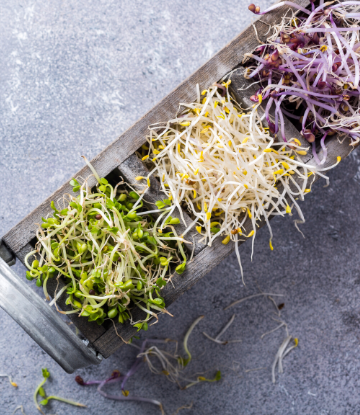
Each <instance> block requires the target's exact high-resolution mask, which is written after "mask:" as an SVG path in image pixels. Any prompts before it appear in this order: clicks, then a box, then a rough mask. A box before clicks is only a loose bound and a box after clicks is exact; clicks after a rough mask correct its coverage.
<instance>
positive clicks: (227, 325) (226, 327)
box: [215, 314, 235, 340]
mask: <svg viewBox="0 0 360 415" xmlns="http://www.w3.org/2000/svg"><path fill="white" fill-rule="evenodd" d="M234 318H235V314H233V315H232V317H231V318H230V320H229V321H228V323H227V324H226V325H225V327H224V328H223V329H222V330H221V331H220V333H219V334H218V335H217V336H216V337H215V340H219V339H220V337H221V336H222V335H223V334H224V333H225V332H226V330H227V329H228V328H229V327H230V326H231V324H232V323H233V321H234Z"/></svg>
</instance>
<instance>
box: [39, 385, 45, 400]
mask: <svg viewBox="0 0 360 415" xmlns="http://www.w3.org/2000/svg"><path fill="white" fill-rule="evenodd" d="M39 395H40V396H42V397H43V398H45V396H46V393H45V389H44V388H43V387H42V386H41V387H40V388H39Z"/></svg>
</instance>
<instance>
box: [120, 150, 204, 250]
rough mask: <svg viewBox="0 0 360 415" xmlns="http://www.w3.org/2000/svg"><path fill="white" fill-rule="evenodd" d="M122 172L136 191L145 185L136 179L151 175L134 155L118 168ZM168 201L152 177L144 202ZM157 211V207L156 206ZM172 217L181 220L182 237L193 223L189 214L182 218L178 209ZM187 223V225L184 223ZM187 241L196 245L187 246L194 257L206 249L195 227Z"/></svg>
mask: <svg viewBox="0 0 360 415" xmlns="http://www.w3.org/2000/svg"><path fill="white" fill-rule="evenodd" d="M118 170H119V171H120V175H122V176H123V177H124V179H125V181H126V182H127V183H128V184H130V185H131V186H132V187H134V188H135V189H136V190H143V189H144V184H141V182H139V181H136V180H135V178H136V177H137V176H143V177H146V176H147V175H148V174H149V170H148V169H147V168H146V166H145V165H144V164H143V162H142V161H141V160H140V159H139V158H138V156H137V155H136V154H132V155H131V156H130V157H128V158H127V159H126V160H125V161H124V162H123V163H121V165H120V166H119V167H118ZM163 199H166V195H165V193H163V192H162V191H161V187H160V183H159V182H158V180H157V179H156V178H155V177H153V176H151V177H150V188H148V190H147V191H146V193H145V196H144V200H145V201H148V202H150V203H151V204H155V202H157V201H158V200H163ZM154 208H155V209H156V206H155V205H154ZM172 217H174V218H179V219H180V224H179V225H176V232H177V233H178V234H179V235H181V234H183V233H184V232H185V230H186V228H187V226H188V225H189V224H190V223H191V222H192V221H191V219H190V217H189V216H188V214H187V213H186V212H185V211H184V210H183V211H182V217H181V215H180V212H179V210H178V209H176V210H175V211H174V212H173V214H172ZM184 221H185V223H184ZM185 239H186V240H187V241H190V242H193V243H195V248H194V246H193V244H185V247H186V249H187V250H188V252H190V253H191V252H192V251H193V250H194V255H197V254H198V253H199V252H200V251H201V250H202V249H204V248H205V245H204V244H203V243H201V242H199V241H200V239H201V235H199V234H198V233H197V231H196V230H195V227H194V228H193V229H191V230H190V231H189V232H188V233H187V234H186V236H185Z"/></svg>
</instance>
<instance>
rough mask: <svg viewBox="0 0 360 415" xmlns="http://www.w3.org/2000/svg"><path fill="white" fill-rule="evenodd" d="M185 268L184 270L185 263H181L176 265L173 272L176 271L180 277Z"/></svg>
mask: <svg viewBox="0 0 360 415" xmlns="http://www.w3.org/2000/svg"><path fill="white" fill-rule="evenodd" d="M185 268H186V262H183V263H182V264H180V265H178V266H177V267H176V268H175V271H176V272H177V273H178V274H179V275H181V274H182V273H183V272H184V271H185Z"/></svg>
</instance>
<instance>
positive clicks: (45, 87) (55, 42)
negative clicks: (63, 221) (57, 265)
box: [0, 0, 360, 415]
mask: <svg viewBox="0 0 360 415" xmlns="http://www.w3.org/2000/svg"><path fill="white" fill-rule="evenodd" d="M258 3H259V4H260V5H261V6H265V5H266V4H270V2H269V1H262V2H258ZM246 6H247V2H244V1H237V2H233V1H230V0H223V1H222V2H219V1H215V0H206V1H205V0H200V1H177V0H172V1H169V0H157V1H151V2H150V1H147V2H146V1H119V0H118V1H112V0H96V1H95V0H88V1H83V0H81V1H69V0H63V1H60V0H53V1H51V2H44V1H39V0H35V1H16V0H10V1H5V0H0V149H1V150H0V183H1V185H0V186H1V187H0V188H1V192H0V236H2V235H3V234H4V233H5V232H7V231H8V230H9V229H10V228H11V227H12V226H13V225H15V224H16V223H17V222H18V221H19V220H21V219H22V218H23V217H24V216H25V215H26V214H27V213H29V212H30V211H31V210H32V209H34V208H35V207H36V206H37V205H38V204H39V203H40V202H42V201H43V200H44V199H45V198H46V197H47V196H48V195H50V194H51V193H52V192H53V191H54V190H55V189H56V188H57V187H58V186H59V185H61V184H62V183H63V182H64V181H65V180H68V179H69V178H70V177H71V175H72V174H73V173H75V172H76V171H77V170H78V169H79V168H80V167H81V166H82V159H81V158H80V155H82V154H85V155H87V156H88V157H89V158H91V157H93V156H95V155H96V154H97V153H98V152H99V151H100V150H102V149H103V148H104V147H105V146H106V145H108V144H109V143H110V142H112V141H113V140H114V139H116V137H117V136H118V135H119V134H120V133H121V132H122V131H124V130H125V129H126V128H127V127H129V126H130V125H131V124H132V123H133V122H134V121H136V119H137V118H139V117H140V116H141V115H143V114H144V113H145V112H146V111H147V110H149V109H150V108H151V107H152V106H153V105H154V104H155V103H156V102H158V101H159V100H160V99H161V98H162V97H164V96H165V95H166V94H167V93H168V92H169V91H170V90H172V89H173V88H174V87H176V85H177V84H178V83H179V82H180V81H182V80H183V79H184V78H185V77H187V76H188V75H189V74H191V73H192V72H193V71H194V70H196V69H197V67H199V66H200V65H201V64H202V63H204V62H205V61H206V60H207V59H208V58H210V57H211V56H212V55H213V54H214V53H215V52H216V51H217V50H219V49H220V48H221V47H223V46H224V45H225V44H226V43H227V42H228V41H230V40H231V39H232V38H233V37H235V36H236V35H237V34H238V33H239V32H240V30H241V29H242V28H244V27H245V26H246V25H247V24H248V23H249V22H250V20H251V15H250V14H249V13H248V12H247V11H246ZM220 7H221V9H220ZM329 176H330V178H331V185H330V186H329V187H327V188H323V187H322V186H323V184H324V183H323V182H319V183H317V184H316V186H314V191H313V192H312V193H311V194H309V195H308V196H307V198H306V202H305V203H303V204H302V207H303V211H304V214H305V217H306V218H307V222H306V224H305V225H303V226H302V230H303V232H304V234H305V236H306V239H303V238H302V237H301V235H300V234H299V233H298V232H297V231H296V230H295V228H294V226H293V224H292V218H290V217H287V218H285V219H275V220H273V222H272V225H273V229H274V233H275V239H274V246H275V250H274V251H273V252H270V250H269V248H268V233H267V231H266V230H265V229H263V230H262V231H261V232H260V233H259V236H258V238H257V241H256V244H255V256H254V261H253V263H251V262H250V253H251V252H250V246H249V244H247V245H244V246H243V247H242V248H241V255H242V259H243V266H244V271H245V279H246V287H244V286H243V285H242V284H241V282H240V278H239V270H238V265H237V263H236V258H235V256H234V255H233V256H231V257H230V258H229V259H227V260H226V261H224V262H223V263H222V264H221V265H219V266H218V267H217V268H216V269H214V270H213V271H211V272H210V273H209V274H208V275H207V276H206V277H205V278H204V279H203V280H202V282H200V283H199V284H198V285H197V286H195V287H194V288H193V289H192V290H191V291H190V292H188V293H187V294H185V295H184V296H183V297H182V298H181V299H180V300H178V301H177V303H176V304H174V305H173V306H172V307H171V310H170V311H171V312H172V313H173V314H174V316H175V317H174V318H173V319H171V318H170V317H161V319H160V324H158V325H157V326H154V327H153V328H152V329H151V331H150V332H148V333H149V335H154V336H159V337H172V338H179V339H180V338H182V336H183V335H184V333H185V332H186V330H187V328H188V327H189V325H190V324H191V322H192V321H193V320H194V319H195V318H196V317H197V316H199V315H200V314H204V315H205V318H204V319H203V320H202V322H201V323H200V324H199V326H198V327H197V328H196V330H195V331H194V334H193V336H192V337H191V340H190V347H191V350H192V351H193V355H194V358H195V359H194V362H193V364H192V365H193V370H194V371H198V372H201V371H204V370H208V371H209V372H208V374H209V376H211V375H212V374H213V373H214V372H215V370H216V369H221V371H222V373H223V380H222V381H221V382H220V383H218V384H201V385H198V386H196V387H194V388H191V389H189V390H188V391H181V390H179V389H178V388H177V387H176V386H175V385H173V384H171V383H169V382H167V381H166V379H165V378H162V377H159V376H155V375H152V374H150V372H149V371H148V370H147V368H145V367H143V368H142V370H141V371H140V372H139V373H138V375H137V376H136V377H135V378H134V379H132V380H131V381H130V382H129V385H128V386H129V389H130V393H132V394H136V395H139V396H146V397H153V398H156V399H159V400H161V401H162V402H163V403H164V406H165V409H166V411H167V413H168V414H172V413H174V412H175V410H176V409H177V408H178V407H180V406H181V405H186V404H190V403H191V402H193V409H192V410H190V411H189V410H187V411H186V410H184V412H183V413H192V414H220V413H221V414H292V413H293V414H334V413H339V414H345V413H349V414H355V413H360V404H359V398H358V391H359V370H360V364H359V352H360V351H359V338H360V330H359V326H360V316H359V311H360V310H359V302H358V297H359V293H360V271H359V262H360V260H359V255H358V245H359V239H360V237H359V231H358V229H359V226H360V216H359V215H358V213H357V209H358V206H359V204H360V192H359V190H360V187H359V186H360V158H359V157H358V155H357V154H356V153H353V154H352V155H351V156H350V157H349V158H348V159H347V160H346V161H344V162H343V163H341V164H340V165H339V167H338V168H337V169H336V170H335V171H332V172H330V174H329ZM16 270H17V272H18V273H19V274H23V273H24V269H23V267H22V266H21V265H16ZM259 289H261V290H263V291H271V292H274V293H282V294H284V297H283V298H282V299H281V300H280V299H279V300H278V302H279V303H280V302H284V303H285V307H284V309H283V311H282V316H281V318H282V319H283V320H284V321H286V322H287V324H288V327H289V331H290V333H291V334H293V335H294V336H297V337H298V338H299V342H300V343H299V347H298V348H297V349H296V350H295V351H293V352H292V353H291V354H290V355H288V356H287V357H286V359H285V362H284V366H285V373H284V374H282V375H280V376H277V381H276V384H275V385H273V384H272V383H271V369H270V367H271V364H272V361H273V358H274V356H275V353H276V351H277V349H278V347H279V345H280V344H281V342H282V341H283V339H284V337H285V331H284V330H283V329H280V330H278V331H277V332H275V333H273V334H271V335H269V336H267V337H265V338H264V339H263V340H261V339H260V336H261V334H263V333H265V332H266V331H268V330H271V329H272V328H274V327H276V325H277V324H278V323H277V322H276V321H274V320H273V319H272V317H275V314H274V313H273V311H274V307H273V305H272V304H271V303H270V302H269V301H268V300H265V299H263V298H257V299H254V300H250V301H248V302H246V303H243V304H241V305H239V306H237V307H234V309H232V310H228V311H226V312H224V311H223V307H224V306H225V305H227V304H228V303H229V302H230V301H232V300H235V299H237V298H240V297H244V296H247V295H251V294H254V293H257V292H258V291H259ZM233 313H236V319H235V322H234V324H233V326H232V327H231V329H229V332H228V336H229V338H233V339H234V338H237V339H239V338H240V339H242V342H241V343H237V344H229V345H227V346H220V345H216V344H214V343H211V342H210V341H208V340H207V339H205V338H204V337H203V335H202V334H201V333H202V331H206V332H208V333H209V334H213V335H214V334H216V333H217V331H218V330H219V329H220V328H221V327H222V326H223V325H224V324H225V323H226V322H227V321H228V319H229V318H230V316H231V315H232V314H233ZM0 317H1V318H0V332H1V335H0V372H2V373H9V374H11V375H12V376H13V378H14V380H15V381H16V382H18V384H19V388H18V389H14V388H12V387H11V386H10V385H9V383H8V382H7V380H5V379H0V408H1V409H0V413H1V414H11V413H12V411H13V409H14V408H15V407H16V406H17V405H20V404H23V405H24V407H25V410H26V413H27V414H28V415H29V414H36V413H38V412H37V411H36V409H35V408H34V406H33V404H32V401H31V399H32V393H33V390H34V388H35V385H36V384H37V383H38V381H39V380H40V379H41V367H44V366H46V367H48V368H49V370H50V372H51V374H52V379H51V381H50V382H49V384H48V387H47V391H48V393H55V392H56V393H58V394H59V395H61V396H64V397H68V398H72V399H75V400H78V401H80V402H83V403H86V404H88V408H87V409H74V408H73V407H69V406H67V405H65V404H61V403H58V402H56V403H54V404H52V405H51V407H49V408H46V413H56V414H58V415H64V414H74V415H78V414H93V415H98V414H100V413H104V414H105V413H106V414H115V413H121V414H129V415H130V414H135V413H136V414H158V413H159V411H158V409H157V408H155V407H152V406H149V405H145V404H138V403H131V402H130V403H121V402H114V401H109V400H105V399H104V398H103V397H101V396H99V395H98V394H97V393H96V392H95V389H94V388H93V387H88V388H81V387H80V386H78V385H77V384H75V382H74V376H75V375H67V374H66V373H64V372H63V371H62V369H61V368H60V367H58V366H57V364H56V363H55V362H53V361H52V360H51V359H50V358H49V357H48V356H47V355H46V354H45V353H44V352H43V351H42V350H41V349H40V348H39V347H38V346H37V345H36V344H35V343H34V342H33V341H32V340H31V339H30V338H29V337H28V336H27V335H26V334H25V333H24V332H23V331H22V329H21V328H20V327H19V326H18V325H17V324H16V323H14V322H13V321H12V319H11V318H10V317H9V316H8V315H7V314H6V313H5V312H4V311H3V310H1V309H0ZM135 355H136V350H135V349H133V348H131V347H129V346H125V347H123V348H121V349H120V350H119V351H118V352H117V353H115V354H114V355H113V356H111V357H110V358H109V359H108V360H106V361H104V362H103V363H102V364H101V365H100V366H99V367H95V368H88V369H84V370H80V371H78V373H79V374H81V375H82V376H83V377H84V378H85V379H90V378H104V377H107V376H108V375H109V374H110V373H111V371H112V370H113V369H119V370H120V371H125V370H127V369H128V368H129V367H130V365H131V362H132V360H133V359H134V357H135ZM257 368H262V369H261V370H258V371H248V370H251V369H257ZM189 370H190V372H191V366H190V368H189ZM119 392H120V391H119V390H118V388H114V390H113V393H119Z"/></svg>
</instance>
